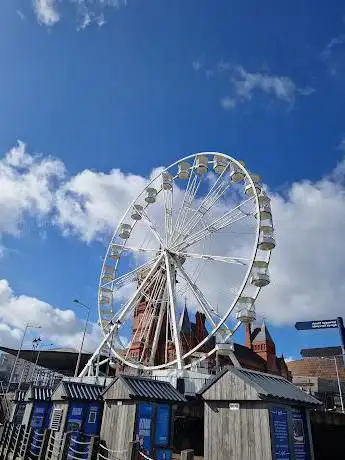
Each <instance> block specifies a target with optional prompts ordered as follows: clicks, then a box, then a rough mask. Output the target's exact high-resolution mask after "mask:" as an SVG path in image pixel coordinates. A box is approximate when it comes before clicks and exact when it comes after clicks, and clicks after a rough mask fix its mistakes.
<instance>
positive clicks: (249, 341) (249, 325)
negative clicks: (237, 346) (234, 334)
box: [246, 323, 253, 349]
mask: <svg viewBox="0 0 345 460" xmlns="http://www.w3.org/2000/svg"><path fill="white" fill-rule="evenodd" d="M246 347H247V348H250V349H252V348H253V346H252V323H246Z"/></svg>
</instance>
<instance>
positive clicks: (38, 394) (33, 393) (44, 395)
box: [27, 386, 53, 401]
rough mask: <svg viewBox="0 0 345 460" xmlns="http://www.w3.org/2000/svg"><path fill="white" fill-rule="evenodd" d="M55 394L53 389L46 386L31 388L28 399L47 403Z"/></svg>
mask: <svg viewBox="0 0 345 460" xmlns="http://www.w3.org/2000/svg"><path fill="white" fill-rule="evenodd" d="M52 394H53V388H51V387H46V386H31V387H30V388H29V390H28V392H27V399H29V400H35V401H47V400H48V399H50V398H51V395H52Z"/></svg>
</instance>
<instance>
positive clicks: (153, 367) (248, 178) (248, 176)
mask: <svg viewBox="0 0 345 460" xmlns="http://www.w3.org/2000/svg"><path fill="white" fill-rule="evenodd" d="M201 155H207V156H210V155H211V156H214V157H215V156H218V157H223V158H225V159H227V160H228V161H229V162H231V163H233V164H234V165H236V166H237V167H238V168H239V169H240V170H241V171H242V172H244V175H245V179H246V181H247V183H248V185H249V184H250V185H251V187H252V189H253V193H254V195H253V200H254V202H255V210H256V215H257V224H256V232H255V240H254V242H253V246H254V249H253V251H252V253H251V257H250V262H249V263H248V266H247V270H246V272H245V274H244V276H243V281H242V284H241V285H240V287H239V288H238V290H237V293H236V294H235V296H234V299H233V301H232V302H231V304H230V306H229V307H228V308H227V310H226V311H225V312H224V314H222V317H221V318H220V321H219V322H218V323H217V325H216V326H214V327H212V330H211V331H210V332H208V331H207V332H208V335H207V336H206V337H205V338H204V339H203V340H202V341H201V342H200V343H198V344H197V345H196V346H195V347H193V348H192V349H191V350H189V351H188V352H187V353H184V354H182V357H181V358H182V362H183V368H184V369H185V368H188V367H190V365H189V364H185V363H184V361H185V360H186V358H189V357H190V356H191V355H193V353H195V352H196V351H198V350H199V349H200V348H201V347H202V346H203V345H204V344H206V343H207V342H208V341H209V340H210V339H211V338H212V337H213V336H215V334H216V333H217V332H218V331H219V329H220V328H221V327H222V326H223V325H224V323H225V322H226V321H227V320H228V318H229V317H230V315H231V313H232V312H233V310H234V309H235V307H236V304H237V303H238V300H239V298H240V297H241V295H242V293H243V291H244V290H245V287H246V284H247V282H248V279H249V277H250V274H251V271H252V269H253V265H254V262H255V260H256V259H255V258H256V254H257V251H258V243H259V237H260V227H261V215H260V206H259V199H258V191H257V189H256V186H255V183H254V181H253V179H252V177H251V174H250V172H249V171H248V170H247V168H246V167H245V166H244V165H242V164H241V162H240V161H238V160H236V159H235V158H233V157H232V156H230V155H228V154H225V153H222V152H198V153H193V154H190V155H187V156H185V157H183V158H181V159H179V160H177V161H176V162H174V163H172V164H171V165H169V166H168V167H165V168H163V169H162V170H161V171H160V172H159V173H158V174H157V175H155V177H153V178H152V179H151V180H150V181H149V182H148V183H147V184H146V186H145V187H144V188H143V190H142V191H141V192H140V193H139V194H138V195H137V196H136V197H135V198H134V200H133V201H132V202H131V203H130V205H129V206H128V208H127V209H126V211H125V212H124V213H123V215H122V217H121V219H120V220H119V223H118V225H117V227H116V229H115V231H114V232H113V235H112V237H111V240H110V243H109V244H108V247H107V251H106V255H105V258H104V261H103V264H102V271H101V276H100V282H99V290H100V289H101V286H102V284H101V279H102V273H103V270H104V265H105V264H106V260H107V258H108V256H109V251H110V249H111V246H112V244H114V243H113V242H114V239H115V238H116V236H117V234H118V231H119V229H120V227H121V225H122V224H123V222H124V221H125V219H126V216H128V214H129V212H130V210H131V209H132V208H133V206H134V205H135V204H136V203H137V202H138V200H139V199H140V198H142V196H143V195H144V193H145V191H146V190H147V189H148V188H150V186H151V185H152V184H153V183H155V181H157V180H158V179H159V178H160V177H161V176H162V174H163V173H165V172H168V171H169V170H171V169H172V168H174V167H176V166H177V165H179V164H180V163H181V162H183V161H187V160H190V159H194V161H195V160H196V158H197V157H198V156H201ZM191 169H192V167H191ZM175 177H176V176H175ZM175 224H176V222H175ZM135 225H136V222H135V223H134V224H133V228H134V226H135ZM125 244H126V243H124V245H123V248H125ZM270 254H271V251H268V258H267V261H268V262H269V258H270ZM260 291H261V287H258V288H257V290H256V292H255V297H254V300H255V299H256V298H257V297H258V295H259V293H260ZM101 307H102V306H101V304H100V303H98V313H99V320H100V323H101V329H102V333H103V335H106V333H107V330H106V326H104V325H103V318H102V311H101ZM175 315H176V312H175ZM235 331H236V327H235V329H234V331H233V332H232V333H230V334H229V335H228V337H230V336H232V335H233V334H234V332H235ZM107 344H108V346H109V349H110V354H111V355H113V356H115V357H116V358H118V359H119V360H120V361H122V362H123V363H124V364H126V365H128V366H130V367H133V368H137V369H143V370H149V371H150V370H159V369H164V368H168V367H172V366H174V365H176V364H178V359H177V358H176V359H174V360H171V361H169V362H165V363H163V364H158V365H146V364H142V363H139V362H131V361H130V360H128V359H127V358H124V357H123V356H121V354H119V353H118V352H117V350H116V349H115V348H114V347H113V346H111V345H110V344H109V342H107Z"/></svg>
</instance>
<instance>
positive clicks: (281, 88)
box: [232, 66, 315, 104]
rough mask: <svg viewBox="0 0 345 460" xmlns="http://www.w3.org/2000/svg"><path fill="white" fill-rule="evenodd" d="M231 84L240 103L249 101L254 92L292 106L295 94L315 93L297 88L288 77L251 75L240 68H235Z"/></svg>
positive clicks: (306, 94)
mask: <svg viewBox="0 0 345 460" xmlns="http://www.w3.org/2000/svg"><path fill="white" fill-rule="evenodd" d="M232 82H233V86H234V90H235V94H236V96H237V98H239V99H240V100H242V101H249V100H251V99H252V97H253V95H254V93H255V91H262V92H264V93H266V94H269V95H271V96H274V97H275V98H276V99H278V100H281V101H284V102H287V103H288V104H293V103H294V101H295V98H296V95H297V94H300V95H301V96H309V95H310V94H312V93H313V92H314V91H315V89H314V88H311V87H310V86H307V87H305V88H298V87H297V86H296V84H295V83H294V82H293V80H292V79H291V78H290V77H286V76H278V75H270V74H268V73H260V72H253V73H251V72H248V71H246V70H245V69H244V68H243V67H242V66H237V67H236V69H235V72H234V74H233V77H232Z"/></svg>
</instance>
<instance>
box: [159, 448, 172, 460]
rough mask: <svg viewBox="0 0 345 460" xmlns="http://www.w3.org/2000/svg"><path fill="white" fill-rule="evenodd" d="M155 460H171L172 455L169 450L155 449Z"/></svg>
mask: <svg viewBox="0 0 345 460" xmlns="http://www.w3.org/2000/svg"><path fill="white" fill-rule="evenodd" d="M156 459H157V460H171V459H172V454H171V450H170V449H157V450H156Z"/></svg>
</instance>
